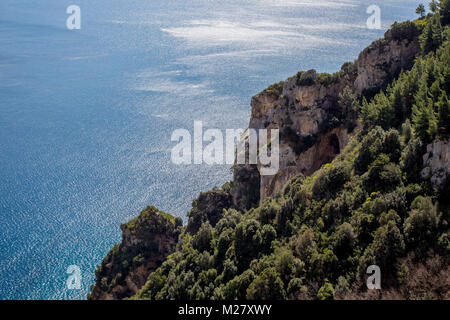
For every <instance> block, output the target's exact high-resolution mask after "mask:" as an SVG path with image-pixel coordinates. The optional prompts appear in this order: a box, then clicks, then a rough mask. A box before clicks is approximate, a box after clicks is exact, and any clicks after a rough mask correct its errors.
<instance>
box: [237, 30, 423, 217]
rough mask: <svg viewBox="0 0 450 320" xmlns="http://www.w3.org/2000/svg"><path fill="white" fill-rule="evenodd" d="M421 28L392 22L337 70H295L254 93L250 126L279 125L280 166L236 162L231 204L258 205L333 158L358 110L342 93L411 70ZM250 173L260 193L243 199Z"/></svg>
mask: <svg viewBox="0 0 450 320" xmlns="http://www.w3.org/2000/svg"><path fill="white" fill-rule="evenodd" d="M419 34H420V29H419V27H417V26H416V25H415V24H413V23H408V22H406V23H402V24H396V25H394V27H393V28H392V29H390V30H389V31H387V32H386V34H385V37H384V38H383V39H380V40H377V41H374V42H373V43H372V44H371V45H370V46H369V47H368V48H366V49H365V50H363V51H362V52H361V54H360V55H359V57H358V59H357V60H356V61H355V62H354V63H351V62H350V63H345V64H344V65H343V66H342V68H341V70H340V71H339V72H337V73H335V74H332V75H330V74H317V73H316V71H315V70H310V71H307V72H299V73H298V74H297V75H296V76H294V77H291V78H289V79H287V80H286V81H284V82H280V83H277V84H275V85H272V86H271V87H269V88H268V89H266V90H264V91H263V92H261V93H260V94H258V95H256V96H255V97H253V98H252V100H251V117H250V123H249V128H253V129H280V130H281V137H280V170H279V171H278V173H277V174H276V175H275V176H262V177H261V176H260V175H259V171H260V168H259V167H258V166H256V165H255V166H252V165H243V166H235V170H234V173H235V174H234V182H235V185H234V190H233V193H234V202H235V205H236V206H237V207H238V208H239V209H241V210H246V209H249V207H251V206H255V205H259V204H261V203H262V202H263V201H264V200H265V199H266V198H268V197H271V196H272V195H273V194H275V193H276V192H278V191H280V190H281V188H282V187H283V186H284V185H285V184H286V182H287V181H289V180H290V179H291V178H293V177H295V176H296V175H297V174H299V173H302V174H305V175H310V174H312V173H313V172H315V171H316V170H317V169H319V168H320V167H321V166H322V165H323V164H325V163H328V162H330V161H331V160H333V159H334V158H335V157H336V155H338V154H339V153H340V151H341V150H343V148H344V147H345V146H346V145H347V143H348V142H349V139H350V135H351V134H352V132H353V129H354V128H355V127H356V126H357V112H358V110H355V108H356V106H355V105H346V101H345V98H346V96H343V94H346V95H347V96H348V95H352V94H354V95H355V98H356V97H360V96H361V95H366V96H370V95H371V93H373V92H377V91H379V90H380V88H383V87H385V86H386V85H387V83H389V82H390V81H392V79H394V78H396V77H397V76H398V74H399V73H400V71H402V70H409V69H410V68H411V67H412V65H413V62H414V59H415V57H416V56H417V54H418V53H419V50H420V45H419V39H418V36H419ZM242 175H243V176H245V178H244V179H242V178H240V177H241V176H242ZM248 177H260V182H259V188H260V190H259V196H258V197H254V196H253V197H252V198H251V199H247V197H248V195H249V192H248V190H251V189H252V188H251V187H253V188H255V186H256V185H257V183H255V181H253V179H248ZM250 194H251V193H250ZM255 200H256V201H255ZM252 201H253V203H252Z"/></svg>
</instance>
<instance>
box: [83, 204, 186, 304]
mask: <svg viewBox="0 0 450 320" xmlns="http://www.w3.org/2000/svg"><path fill="white" fill-rule="evenodd" d="M181 225H182V220H181V218H174V217H172V216H171V215H169V214H167V213H164V212H161V211H159V210H157V209H156V208H155V207H147V208H146V209H145V210H144V211H142V212H141V214H140V215H139V216H138V217H137V218H135V219H133V220H131V221H130V222H128V223H126V224H123V225H121V230H122V242H121V243H120V244H117V245H115V246H114V247H113V249H112V250H111V251H110V252H109V253H108V255H107V256H106V257H105V258H104V259H103V262H102V264H101V265H100V266H99V268H98V269H97V270H96V271H95V274H96V279H97V280H96V283H95V285H94V287H93V288H92V291H91V294H90V295H89V299H94V300H116V299H123V298H127V297H131V296H133V295H135V294H136V292H137V291H138V290H139V289H140V288H141V287H142V286H143V285H144V284H145V282H146V280H147V277H148V276H149V274H150V273H151V272H153V271H154V270H156V268H158V267H159V266H160V265H161V264H162V262H163V261H164V260H165V259H166V257H167V256H168V255H169V254H170V253H172V252H173V251H174V250H175V247H176V244H177V242H178V235H179V231H180V227H181Z"/></svg>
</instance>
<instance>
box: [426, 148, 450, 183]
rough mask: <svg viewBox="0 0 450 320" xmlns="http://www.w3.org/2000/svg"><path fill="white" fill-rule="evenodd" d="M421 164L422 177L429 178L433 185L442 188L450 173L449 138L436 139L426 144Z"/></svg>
mask: <svg viewBox="0 0 450 320" xmlns="http://www.w3.org/2000/svg"><path fill="white" fill-rule="evenodd" d="M423 164H424V169H423V170H422V173H421V175H422V178H424V179H430V181H431V183H432V184H433V185H434V186H437V187H439V188H442V187H443V186H444V185H445V183H446V182H447V181H448V177H449V175H450V140H447V141H441V140H437V141H434V142H433V143H431V144H429V145H427V152H426V153H425V155H424V156H423Z"/></svg>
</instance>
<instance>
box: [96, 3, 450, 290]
mask: <svg viewBox="0 0 450 320" xmlns="http://www.w3.org/2000/svg"><path fill="white" fill-rule="evenodd" d="M448 15H450V13H449V12H447V11H445V10H444V11H443V9H441V11H440V12H436V13H434V14H431V15H429V16H427V17H425V18H423V19H419V20H417V21H414V22H406V23H402V24H395V25H393V27H392V28H391V30H390V31H388V32H387V33H386V35H385V38H384V39H382V40H378V41H375V42H374V43H373V44H372V45H371V46H370V47H369V48H367V49H365V50H364V51H363V52H362V53H361V54H360V56H359V57H358V59H357V60H356V62H355V63H347V64H345V65H344V66H343V67H342V70H341V71H340V72H338V73H336V74H335V75H325V74H321V75H318V74H316V72H315V71H307V72H301V73H299V74H297V75H296V76H294V77H292V78H289V79H288V80H286V81H285V82H283V83H279V84H276V85H273V86H271V87H269V88H268V89H266V90H265V91H264V92H262V93H261V94H259V95H257V96H256V97H254V98H253V99H252V116H251V120H250V124H249V127H250V128H279V129H280V131H281V132H282V134H281V139H280V140H281V141H280V145H281V150H282V152H281V155H280V163H281V166H280V172H279V173H278V174H277V175H276V176H274V177H261V175H260V174H259V170H258V169H259V168H258V166H257V165H256V166H251V165H243V166H235V169H234V170H235V171H234V179H233V181H232V182H231V183H227V184H225V185H224V186H223V187H222V188H221V189H218V188H215V189H213V190H211V191H209V192H206V193H203V194H201V195H200V196H199V198H198V199H196V200H194V202H193V209H192V210H191V211H190V212H189V213H188V217H189V221H188V225H187V226H186V227H185V228H181V227H180V226H179V223H178V224H176V223H175V222H174V219H173V218H170V216H168V215H167V216H166V215H165V217H166V221H173V222H170V223H169V224H168V225H169V226H170V227H169V228H163V229H162V230H159V231H156V229H154V228H153V226H152V223H145V222H144V221H147V219H144V220H142V221H141V220H136V221H134V223H133V225H134V227H136V226H139V230H141V233H140V234H142V235H144V234H147V233H148V235H149V236H150V238H151V239H154V238H158V237H159V236H158V234H160V235H167V234H169V236H166V237H165V238H164V239H165V241H164V243H166V242H167V243H169V244H170V245H168V246H165V247H166V248H167V250H164V251H163V254H161V253H159V252H155V251H154V250H149V248H150V247H152V246H151V245H144V246H141V244H142V242H139V243H136V242H135V241H134V240H131V241H130V240H125V239H128V231H126V230H127V228H123V230H124V240H123V241H122V244H121V245H120V246H119V247H115V248H114V249H113V250H112V251H111V253H110V254H109V255H108V256H107V257H106V258H105V260H104V262H103V263H102V266H101V267H100V269H99V270H98V271H97V281H96V286H95V287H94V289H93V294H92V295H91V298H124V297H130V296H133V298H135V299H333V298H334V299H347V298H362V299H372V298H375V299H379V298H401V299H449V298H450V277H449V276H448V275H449V274H450V267H449V262H450V235H449V213H450V212H449V208H450V202H449V199H448V194H449V190H450V188H449V185H450V179H449V177H448V173H449V161H448V159H449V155H450V150H449V138H450V106H449V94H450V27H449V26H448ZM151 212H154V214H156V216H158V214H157V210H156V209H152V210H151ZM154 214H153V215H154ZM153 215H151V216H153ZM163 225H167V224H166V223H164V224H163ZM168 230H169V232H168ZM179 232H181V233H180V234H179V235H178V233H179ZM151 242H152V241H150V243H151ZM176 242H178V244H177V245H176V246H175V243H176ZM145 243H146V242H145ZM169 251H170V252H171V253H170V254H169ZM119 253H120V254H119ZM140 254H144V255H145V258H144V259H140V258H139V259H137V260H140V261H141V263H143V264H144V265H146V264H147V263H148V264H149V266H150V267H148V268H146V270H145V272H144V273H141V275H142V277H141V278H140V279H143V278H146V280H145V284H143V283H144V281H141V280H139V281H133V282H132V283H131V284H130V281H127V280H126V279H129V278H133V275H134V274H135V272H136V271H135V270H137V269H136V267H133V268H131V269H126V270H124V271H123V273H121V275H120V277H118V278H117V281H116V282H114V283H112V282H111V281H113V278H114V279H115V278H116V277H117V274H118V272H119V270H120V271H122V269H121V267H120V265H121V263H123V261H124V259H123V257H124V256H126V257H127V258H126V259H125V260H127V261H129V260H130V259H132V260H134V259H133V257H132V256H133V255H134V256H139V255H140ZM167 254H169V255H168V256H167V257H166V258H165V259H164V256H166V255H167ZM116 257H117V258H116ZM163 260H164V261H163ZM153 261H157V263H153ZM158 265H160V266H159V267H157V266H158ZM370 265H377V266H379V267H380V269H381V275H382V285H381V287H382V290H367V287H366V286H365V280H366V278H367V274H366V270H367V267H368V266H370ZM155 267H157V268H155ZM147 275H148V276H147ZM103 279H106V280H103ZM114 288H119V289H114ZM113 291H114V292H115V291H119V292H120V294H115V293H111V292H113Z"/></svg>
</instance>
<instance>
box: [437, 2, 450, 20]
mask: <svg viewBox="0 0 450 320" xmlns="http://www.w3.org/2000/svg"><path fill="white" fill-rule="evenodd" d="M439 13H440V17H441V24H442V25H443V26H446V25H448V24H450V0H441V1H440V2H439Z"/></svg>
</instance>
